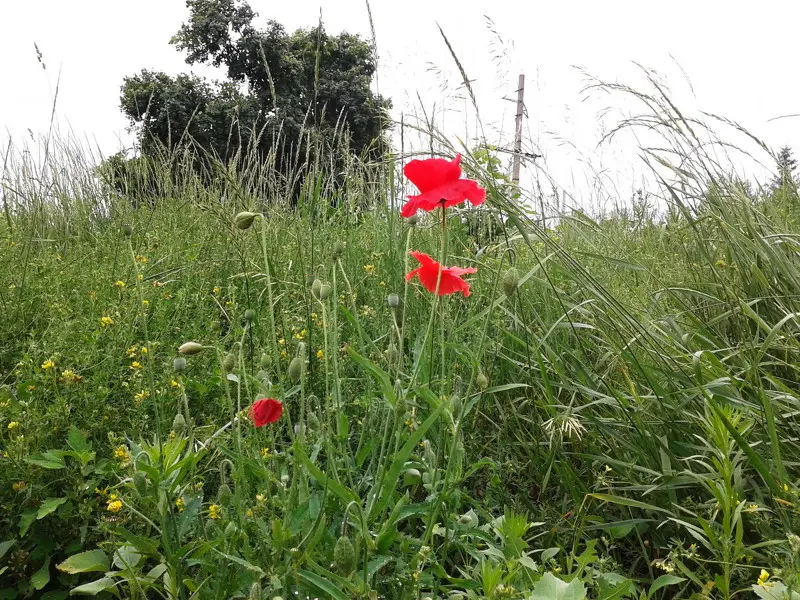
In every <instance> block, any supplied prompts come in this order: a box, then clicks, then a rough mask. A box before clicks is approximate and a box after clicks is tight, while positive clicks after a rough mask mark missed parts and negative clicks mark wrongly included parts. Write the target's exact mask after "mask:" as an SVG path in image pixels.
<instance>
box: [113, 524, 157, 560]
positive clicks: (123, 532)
mask: <svg viewBox="0 0 800 600" xmlns="http://www.w3.org/2000/svg"><path fill="white" fill-rule="evenodd" d="M116 532H117V533H118V534H119V536H120V537H121V538H122V539H124V540H125V541H126V542H128V543H129V544H130V545H131V546H133V547H134V548H136V549H137V550H138V551H139V553H140V554H144V555H145V556H156V555H157V554H158V540H151V539H150V538H146V537H142V536H139V535H135V534H133V533H131V532H130V531H128V530H127V529H125V528H124V527H119V526H117V529H116Z"/></svg>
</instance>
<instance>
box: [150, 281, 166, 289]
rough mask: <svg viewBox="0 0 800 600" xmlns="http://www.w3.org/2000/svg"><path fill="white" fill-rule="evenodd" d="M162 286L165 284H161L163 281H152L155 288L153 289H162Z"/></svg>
mask: <svg viewBox="0 0 800 600" xmlns="http://www.w3.org/2000/svg"><path fill="white" fill-rule="evenodd" d="M164 285H165V284H164V282H163V281H154V282H153V287H155V288H160V287H164Z"/></svg>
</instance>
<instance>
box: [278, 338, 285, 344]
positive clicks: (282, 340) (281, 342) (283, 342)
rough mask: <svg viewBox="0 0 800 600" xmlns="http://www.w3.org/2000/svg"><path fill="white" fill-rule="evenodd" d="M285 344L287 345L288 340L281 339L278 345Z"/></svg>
mask: <svg viewBox="0 0 800 600" xmlns="http://www.w3.org/2000/svg"><path fill="white" fill-rule="evenodd" d="M284 344H286V340H285V339H283V338H281V339H279V340H278V345H279V346H283V345H284Z"/></svg>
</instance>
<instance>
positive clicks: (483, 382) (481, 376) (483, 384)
mask: <svg viewBox="0 0 800 600" xmlns="http://www.w3.org/2000/svg"><path fill="white" fill-rule="evenodd" d="M475 383H477V384H478V388H480V390H481V391H484V390H485V389H486V388H488V387H489V378H488V377H487V376H486V373H484V372H483V371H482V370H480V369H478V376H477V377H476V378H475Z"/></svg>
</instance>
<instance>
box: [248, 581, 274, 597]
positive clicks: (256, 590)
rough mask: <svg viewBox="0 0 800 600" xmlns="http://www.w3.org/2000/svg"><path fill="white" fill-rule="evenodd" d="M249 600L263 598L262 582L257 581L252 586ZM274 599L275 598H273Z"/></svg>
mask: <svg viewBox="0 0 800 600" xmlns="http://www.w3.org/2000/svg"><path fill="white" fill-rule="evenodd" d="M247 600H261V584H260V583H258V582H257V581H256V582H255V583H254V584H253V585H251V586H250V594H249V595H248V596H247ZM273 600H275V599H274V598H273Z"/></svg>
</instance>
